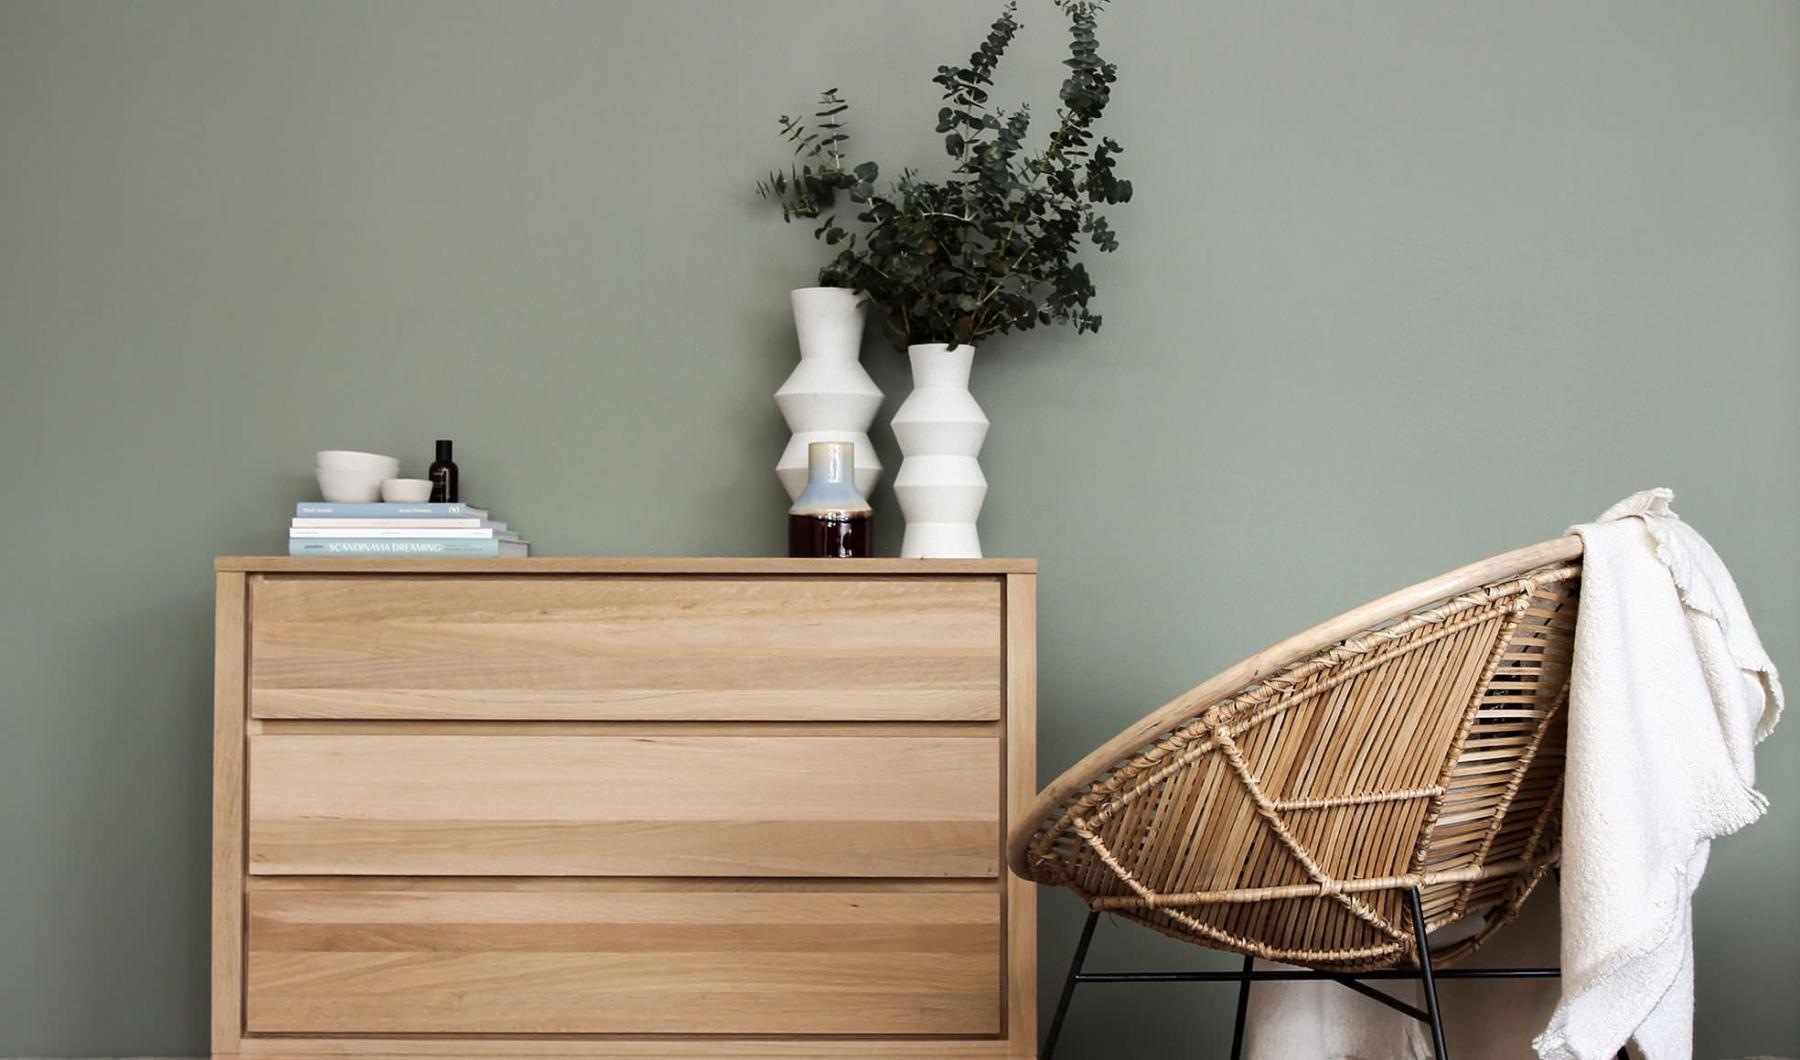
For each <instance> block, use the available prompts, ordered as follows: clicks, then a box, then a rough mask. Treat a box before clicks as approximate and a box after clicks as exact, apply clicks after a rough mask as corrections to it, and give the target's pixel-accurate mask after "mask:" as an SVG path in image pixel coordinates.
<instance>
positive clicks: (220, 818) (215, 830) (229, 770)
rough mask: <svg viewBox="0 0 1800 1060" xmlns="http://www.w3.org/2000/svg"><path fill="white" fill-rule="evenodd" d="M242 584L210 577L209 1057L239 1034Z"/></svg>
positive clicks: (231, 1046)
mask: <svg viewBox="0 0 1800 1060" xmlns="http://www.w3.org/2000/svg"><path fill="white" fill-rule="evenodd" d="M244 583H245V579H244V576H243V575H242V574H217V575H214V577H213V776H212V946H211V951H212V958H211V960H212V974H211V979H212V1015H211V1020H210V1037H211V1040H212V1050H213V1052H214V1053H222V1054H230V1053H233V1052H235V1051H236V1050H237V1048H238V1041H239V1037H240V1035H241V1034H242V1033H243V944H244V934H243V926H244V618H245V602H244Z"/></svg>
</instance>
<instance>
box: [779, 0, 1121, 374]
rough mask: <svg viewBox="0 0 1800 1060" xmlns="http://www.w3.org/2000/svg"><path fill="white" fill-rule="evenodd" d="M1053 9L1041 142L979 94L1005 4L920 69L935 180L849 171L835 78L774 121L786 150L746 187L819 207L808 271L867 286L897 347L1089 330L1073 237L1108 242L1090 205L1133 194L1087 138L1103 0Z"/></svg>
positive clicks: (1012, 15)
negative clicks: (887, 180) (936, 105)
mask: <svg viewBox="0 0 1800 1060" xmlns="http://www.w3.org/2000/svg"><path fill="white" fill-rule="evenodd" d="M1055 6H1056V7H1057V9H1058V10H1060V11H1061V12H1062V13H1063V15H1064V16H1065V17H1066V18H1067V21H1068V32H1069V45H1068V57H1067V58H1066V59H1065V60H1064V61H1063V64H1064V66H1065V67H1067V69H1068V74H1067V76H1066V79H1065V80H1064V81H1063V84H1062V86H1061V90H1060V92H1059V98H1060V102H1061V106H1059V107H1058V108H1057V119H1058V120H1057V124H1056V126H1055V128H1053V129H1052V130H1051V132H1050V134H1049V136H1048V137H1047V138H1046V140H1045V143H1044V146H1043V149H1042V150H1041V151H1040V152H1037V153H1030V152H1027V151H1026V150H1025V149H1024V143H1025V139H1026V136H1027V134H1028V133H1029V131H1030V126H1031V114H1030V110H1029V108H1027V107H1020V108H1018V109H1017V110H1011V111H1009V110H1006V109H1003V108H999V107H995V106H993V104H992V100H991V98H990V90H991V89H992V87H993V83H994V81H993V78H994V73H995V71H996V70H997V68H998V66H999V64H1000V61H1001V59H1002V58H1003V56H1004V55H1005V53H1006V50H1007V48H1008V46H1009V45H1010V44H1011V43H1012V40H1013V37H1014V36H1015V34H1016V33H1017V32H1018V30H1019V28H1020V27H1019V23H1018V20H1017V7H1016V4H1015V3H1010V2H1009V3H1008V4H1007V5H1006V6H1005V7H1004V8H1003V9H1002V11H1001V13H1000V16H999V17H998V18H997V19H995V20H994V22H993V23H992V25H991V26H990V27H989V29H988V33H987V36H986V37H985V38H984V39H983V40H982V41H981V42H980V44H979V45H978V46H977V47H976V49H975V51H974V52H973V53H971V54H970V56H969V59H968V62H967V63H966V64H963V65H956V64H950V65H945V66H940V67H938V69H937V74H936V76H934V77H933V78H932V81H933V83H935V84H936V85H938V86H939V87H940V88H941V89H942V90H943V105H942V107H941V108H940V109H939V110H938V114H937V131H938V132H939V133H940V134H942V135H943V136H944V151H945V154H946V155H948V156H949V158H950V160H951V175H950V176H949V177H948V178H947V179H945V180H941V181H937V180H925V179H921V178H920V177H919V175H918V174H917V173H916V172H915V171H913V170H911V169H904V170H902V171H901V172H900V176H899V178H898V179H897V180H895V181H893V182H892V184H891V185H889V186H887V187H885V188H880V189H878V188H877V187H876V184H875V182H876V180H877V178H878V176H879V173H880V170H879V168H878V167H877V166H876V164H875V163H873V162H863V163H861V164H858V165H856V166H854V167H851V166H849V164H848V161H847V159H846V157H845V156H846V151H845V144H846V143H847V142H848V140H849V134H848V132H847V122H846V120H845V117H844V115H845V113H846V111H847V110H848V106H849V105H848V103H846V102H845V101H844V100H843V99H842V97H840V96H839V95H838V93H837V90H836V89H831V90H828V91H826V92H824V93H821V94H820V97H819V106H818V109H817V111H816V112H815V113H814V115H813V118H814V125H813V126H812V127H810V128H809V127H808V126H806V125H805V124H804V123H802V122H801V121H799V120H797V119H790V118H786V117H783V118H782V119H781V122H780V127H781V132H782V135H783V137H784V139H786V140H787V141H788V142H790V143H792V144H793V145H794V153H795V155H796V156H797V160H796V161H795V162H794V163H792V164H791V165H790V166H789V168H788V171H787V172H786V173H782V172H780V171H777V172H775V173H771V174H770V175H769V177H768V179H766V180H763V181H758V182H757V191H758V193H760V194H762V195H763V196H764V197H765V198H768V199H771V200H772V201H775V202H776V203H777V204H778V205H779V206H780V207H781V211H782V216H783V218H784V219H785V220H789V221H791V220H793V219H794V218H795V217H807V218H811V219H814V220H819V219H821V218H822V220H819V223H818V224H817V226H816V227H815V229H814V232H813V235H814V236H815V237H816V238H818V239H820V240H821V241H823V242H824V243H826V244H827V245H830V246H833V247H836V248H838V249H837V251H836V256H835V257H833V258H832V259H831V260H830V261H829V262H828V263H827V264H826V265H825V266H824V267H823V268H821V269H820V273H819V279H820V282H821V283H825V284H833V285H839V286H848V287H854V288H858V289H860V290H862V291H863V292H864V293H866V294H867V295H868V297H869V300H870V301H871V302H872V303H874V304H875V305H876V306H877V307H878V308H879V310H880V311H881V315H882V318H883V325H884V328H885V330H886V331H887V333H888V335H889V337H890V338H891V339H893V340H894V341H895V342H896V343H898V344H901V345H905V344H907V343H910V342H912V341H914V340H917V341H941V342H950V343H961V342H970V341H973V340H974V339H976V338H979V337H984V336H987V335H996V334H1005V333H1007V332H1009V331H1013V330H1026V329H1030V328H1032V327H1036V326H1037V325H1039V324H1045V325H1048V324H1073V325H1074V326H1075V329H1076V331H1078V332H1081V331H1095V330H1098V329H1099V327H1100V316H1099V314H1097V313H1093V312H1091V311H1090V309H1089V304H1090V302H1091V299H1092V298H1093V296H1094V294H1095V289H1094V284H1093V281H1092V280H1091V278H1090V277H1089V276H1088V273H1087V270H1086V269H1085V268H1084V267H1083V265H1082V264H1081V263H1080V262H1079V261H1078V260H1076V255H1077V252H1078V249H1079V247H1080V245H1081V244H1082V243H1084V242H1085V243H1089V244H1091V245H1092V246H1094V247H1095V248H1096V249H1098V250H1100V251H1102V252H1106V251H1111V250H1114V249H1116V248H1117V247H1118V240H1117V237H1116V236H1115V235H1114V234H1113V232H1112V229H1111V227H1110V226H1109V225H1108V223H1107V219H1106V217H1105V216H1104V215H1103V214H1102V213H1101V211H1100V209H1099V207H1100V206H1103V205H1116V204H1120V203H1125V202H1129V201H1130V199H1131V182H1130V181H1128V180H1122V179H1119V178H1118V177H1117V176H1116V175H1115V174H1114V172H1113V170H1114V167H1115V164H1116V156H1117V155H1118V154H1119V153H1120V151H1121V149H1120V147H1119V145H1118V144H1117V143H1116V142H1115V141H1113V140H1111V139H1109V138H1100V139H1098V140H1097V141H1096V138H1095V135H1094V133H1093V126H1094V124H1095V123H1096V122H1097V121H1098V120H1099V119H1100V117H1101V114H1102V112H1103V111H1104V110H1105V108H1106V105H1107V103H1108V101H1109V100H1110V98H1111V86H1112V84H1113V83H1114V81H1116V79H1117V69H1116V68H1115V67H1114V66H1113V65H1112V64H1111V63H1108V62H1106V61H1104V60H1103V59H1102V58H1101V57H1100V54H1099V44H1098V40H1097V35H1096V28H1097V22H1098V15H1099V13H1100V12H1101V11H1102V10H1103V9H1104V7H1105V0H1055ZM815 129H816V131H815ZM840 198H848V199H849V201H850V202H851V203H852V204H853V205H854V207H855V211H854V221H850V220H845V221H842V222H840V220H839V212H838V211H837V205H838V202H839V200H840ZM853 226H854V230H853Z"/></svg>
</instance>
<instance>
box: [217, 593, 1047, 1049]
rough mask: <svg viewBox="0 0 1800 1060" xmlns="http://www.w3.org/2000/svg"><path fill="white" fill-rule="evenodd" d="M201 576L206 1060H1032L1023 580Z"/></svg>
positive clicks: (1030, 604)
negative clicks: (210, 779) (214, 588)
mask: <svg viewBox="0 0 1800 1060" xmlns="http://www.w3.org/2000/svg"><path fill="white" fill-rule="evenodd" d="M218 569H219V570H220V571H221V572H222V574H221V578H220V584H221V586H224V585H226V584H228V583H234V584H235V585H236V586H237V591H238V596H237V597H236V598H235V602H234V600H233V598H231V597H230V596H229V594H228V592H227V591H225V590H222V591H221V596H220V601H221V606H220V610H219V627H220V640H219V643H220V655H219V660H218V662H217V667H218V670H219V674H220V675H221V676H220V683H219V687H220V688H221V689H226V688H232V689H235V691H234V692H233V693H232V695H231V697H229V699H228V698H227V697H226V696H225V695H224V694H223V693H221V696H220V697H219V698H218V699H217V700H216V702H215V708H216V710H217V712H218V713H217V716H216V723H217V726H218V727H219V729H220V731H221V733H227V734H228V736H229V738H225V737H222V738H221V741H220V743H219V747H220V748H221V753H220V756H219V760H218V761H217V762H216V764H215V769H216V771H217V772H218V773H219V774H220V775H221V776H222V777H223V776H225V775H226V774H230V777H227V778H226V779H225V780H223V781H222V782H221V783H220V784H219V786H218V787H217V788H216V794H217V795H218V798H217V799H216V800H215V807H214V809H215V815H216V816H217V817H218V818H219V820H220V821H225V820H226V819H227V818H228V817H229V818H230V820H231V821H233V822H235V823H234V824H232V825H231V826H229V827H221V828H220V830H219V831H218V832H217V833H216V835H217V836H219V837H226V836H232V835H235V836H236V841H235V844H233V843H221V844H220V845H217V846H216V847H215V866H214V867H215V918H216V919H215V927H216V930H217V931H218V932H219V936H218V942H217V944H216V946H215V960H216V962H217V963H216V964H215V971H217V972H219V973H220V974H221V976H223V977H224V978H226V979H227V981H224V982H218V981H216V982H215V995H216V996H217V997H220V998H224V997H226V996H227V995H229V998H230V1001H229V1004H228V1005H227V1006H224V1007H221V1008H218V1009H216V1010H215V1013H216V1014H218V1013H225V1012H228V1013H229V1019H228V1020H225V1021H223V1022H222V1023H218V1024H216V1025H215V1037H214V1043H213V1045H214V1055H215V1056H218V1057H257V1058H262V1060H353V1058H355V1060H425V1058H433V1060H477V1058H482V1057H511V1058H514V1060H522V1058H526V1057H533V1058H545V1060H548V1058H558V1060H583V1058H591V1060H601V1058H613V1060H617V1058H637V1060H652V1058H656V1060H673V1058H683V1057H686V1058H699V1057H719V1056H732V1057H745V1058H774V1057H793V1058H815V1060H822V1058H827V1057H830V1058H840V1057H850V1056H857V1057H891V1058H894V1060H902V1058H904V1060H924V1058H940V1057H941V1058H977V1057H979V1058H992V1060H999V1058H1003V1057H1004V1058H1016V1057H1029V1056H1033V1055H1035V1038H1036V1033H1037V1028H1036V1015H1035V1014H1036V1004H1035V1001H1036V977H1035V973H1036V967H1035V950H1036V946H1035V938H1036V915H1035V908H1036V906H1035V894H1034V890H1033V888H1032V887H1031V886H1030V885H1028V884H1026V883H1024V882H1023V881H1020V880H1018V879H1016V878H1011V877H1008V876H1006V875H1005V874H1003V873H1002V872H1001V871H1000V868H999V866H1000V861H1001V857H1002V855H1003V852H1004V842H1005V837H1004V823H1005V822H1007V821H1009V820H1013V819H1016V818H1017V815H1018V812H1019V810H1020V808H1021V807H1022V806H1023V805H1025V804H1026V803H1027V802H1028V801H1029V796H1030V794H1031V791H1032V788H1033V786H1034V785H1033V776H1032V774H1033V768H1032V767H1033V760H1034V757H1035V741H1034V730H1035V725H1034V718H1035V713H1034V711H1035V664H1036V658H1035V643H1034V640H1035V614H1034V610H1035V605H1036V601H1035V578H1034V577H1032V572H1034V571H1035V569H1036V567H1035V564H1033V563H1031V562H1030V561H986V560H977V561H947V562H938V561H911V560H906V561H900V560H873V561H844V562H841V563H840V562H835V561H805V560H803V561H787V560H761V559H748V560H740V559H719V560H683V559H669V560H647V561H636V560H498V561H479V560H477V561H462V560H417V559H412V560H385V559H383V560H366V561H365V560H288V559H284V558H271V559H261V558H255V557H252V558H248V559H230V558H227V559H223V560H220V561H219V563H218ZM246 574H247V575H248V577H246V576H245V575H246ZM246 599H247V600H248V609H247V610H246V607H245V600H246ZM234 636H235V638H236V639H235V642H234V641H233V640H232V638H233V637H234ZM234 668H235V669H234ZM233 674H235V676H233ZM821 675H823V676H821ZM246 748H248V758H247V760H246V758H245V757H244V755H245V752H246ZM234 754H235V757H233V755H234ZM231 777H235V779H231ZM246 778H247V779H248V781H249V784H248V786H247V785H246V783H245V781H246ZM227 795H230V797H229V798H227V797H226V796H227ZM247 834H248V845H246V835H247ZM233 859H235V860H233ZM223 896H229V901H226V900H223ZM246 904H247V905H248V908H249V910H250V912H249V923H248V925H247V926H246V924H245V909H246ZM246 932H247V935H246ZM246 945H248V949H249V953H248V954H247V955H246ZM232 961H236V962H239V963H237V964H233V965H228V962H232ZM246 962H247V963H246ZM228 968H234V969H235V972H231V971H229V970H228ZM246 1018H247V1019H248V1020H249V1021H250V1026H249V1029H248V1031H247V1032H246V1030H245V1023H244V1021H245V1020H246ZM221 1026H223V1027H224V1031H221V1030H220V1027H221ZM490 1028H499V1029H490ZM570 1028H573V1029H570Z"/></svg>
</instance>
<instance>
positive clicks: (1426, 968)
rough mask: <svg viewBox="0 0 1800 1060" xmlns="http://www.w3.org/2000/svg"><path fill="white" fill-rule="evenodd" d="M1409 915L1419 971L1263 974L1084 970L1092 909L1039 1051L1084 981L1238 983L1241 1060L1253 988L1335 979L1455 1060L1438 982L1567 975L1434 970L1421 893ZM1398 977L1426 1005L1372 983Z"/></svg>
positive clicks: (1250, 967)
mask: <svg viewBox="0 0 1800 1060" xmlns="http://www.w3.org/2000/svg"><path fill="white" fill-rule="evenodd" d="M1407 899H1408V904H1409V905H1410V906H1411V908H1410V910H1409V912H1411V914H1412V923H1413V941H1414V943H1416V944H1417V946H1418V951H1419V968H1418V970H1417V971H1411V970H1404V969H1392V970H1387V971H1378V972H1362V973H1360V974H1357V975H1349V974H1345V973H1341V972H1318V971H1311V970H1307V969H1298V968H1295V969H1288V968H1281V969H1271V970H1268V971H1261V972H1259V971H1257V970H1256V968H1255V964H1256V961H1255V959H1254V958H1252V957H1245V958H1244V965H1243V968H1242V969H1241V970H1239V971H1235V972H1084V971H1082V970H1081V967H1082V965H1083V964H1085V963H1087V954H1088V947H1089V946H1090V945H1091V944H1092V943H1093V941H1094V925H1095V924H1097V923H1098V922H1099V920H1100V914H1099V912H1097V911H1090V912H1089V913H1088V915H1087V923H1085V924H1083V925H1082V927H1081V939H1080V941H1078V942H1077V943H1076V944H1075V959H1074V960H1073V961H1071V962H1070V963H1069V975H1068V978H1066V979H1064V980H1063V988H1062V997H1061V998H1059V999H1058V1000H1057V1002H1056V1011H1055V1012H1054V1013H1053V1014H1052V1015H1051V1017H1050V1030H1049V1031H1048V1033H1046V1034H1045V1035H1044V1047H1043V1049H1042V1050H1041V1051H1040V1052H1039V1053H1038V1057H1039V1060H1052V1058H1053V1057H1054V1056H1055V1055H1056V1041H1057V1039H1058V1038H1060V1037H1061V1036H1062V1028H1063V1021H1064V1020H1065V1019H1066V1018H1067V1017H1068V1015H1069V1002H1071V1001H1073V1000H1074V999H1075V988H1076V987H1077V986H1080V985H1081V984H1082V983H1236V984H1238V996H1237V1015H1236V1019H1235V1020H1234V1021H1233V1024H1232V1028H1231V1060H1239V1058H1240V1057H1241V1056H1242V1055H1243V1051H1244V1017H1245V1015H1246V1013H1248V1011H1249V1008H1250V984H1251V983H1270V982H1296V981H1298V982H1315V981H1322V980H1329V981H1330V982H1334V983H1339V984H1342V985H1343V986H1346V987H1349V988H1350V989H1351V990H1354V991H1356V992H1357V993H1359V994H1361V995H1363V996H1364V997H1366V998H1369V999H1370V1000H1373V1001H1378V1002H1380V1003H1381V1004H1383V1005H1386V1006H1387V1007H1389V1008H1391V1009H1393V1010H1394V1011H1396V1012H1400V1013H1404V1014H1405V1015H1408V1016H1411V1017H1412V1018H1413V1019H1416V1020H1418V1021H1419V1022H1420V1023H1424V1024H1426V1025H1428V1026H1429V1027H1430V1028H1431V1047H1432V1050H1433V1052H1434V1053H1435V1054H1436V1055H1437V1060H1449V1058H1450V1051H1449V1049H1448V1048H1447V1047H1446V1046H1445V1044H1444V1020H1443V1013H1442V1011H1441V1010H1440V1009H1439V1006H1438V994H1437V984H1438V980H1440V979H1557V978H1560V977H1561V976H1562V969H1561V968H1450V969H1441V970H1440V969H1436V968H1433V967H1432V966H1431V951H1430V950H1429V949H1427V948H1426V945H1425V927H1424V925H1425V911H1424V909H1423V908H1422V907H1421V905H1420V902H1419V892H1418V891H1408V892H1407ZM1394 979H1416V980H1418V981H1419V982H1421V983H1423V984H1424V988H1425V1007H1424V1008H1422V1009H1421V1008H1419V1007H1418V1006H1416V1005H1410V1004H1407V1003H1406V1002H1404V1001H1401V1000H1400V999H1399V998H1397V997H1393V996H1391V995H1389V994H1386V993H1383V992H1382V991H1380V990H1377V989H1375V988H1374V987H1372V986H1369V985H1368V984H1369V983H1370V982H1373V981H1383V980H1394ZM1618 1060H1628V1056H1627V1053H1626V1052H1625V1050H1624V1049H1623V1048H1620V1050H1619V1056H1618Z"/></svg>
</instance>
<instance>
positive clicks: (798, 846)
mask: <svg viewBox="0 0 1800 1060" xmlns="http://www.w3.org/2000/svg"><path fill="white" fill-rule="evenodd" d="M999 754H1000V748H999V745H998V743H997V742H996V741H994V740H992V739H988V738H982V737H973V738H965V737H949V738H936V737H905V736H894V737H848V736H821V737H804V736H770V737H758V736H693V737H684V736H669V737H611V736H509V735H492V736H435V735H425V736H409V735H362V734H349V735H341V736H333V735H290V734H279V733H277V734H268V733H264V734H261V735H255V736H252V737H251V738H250V870H251V871H252V872H255V873H264V874H267V873H324V874H344V873H349V874H356V873H373V874H393V875H405V874H493V875H506V874H528V875H653V876H659V875H711V876H719V875H727V876H739V875H777V876H818V875H829V876H964V877H966V876H982V877H992V876H995V875H997V874H998V870H999V854H1000V847H999V844H1000V841H1001V828H1000V806H999V789H1000V776H1001V774H1000V769H1001V763H1000V759H999Z"/></svg>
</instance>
